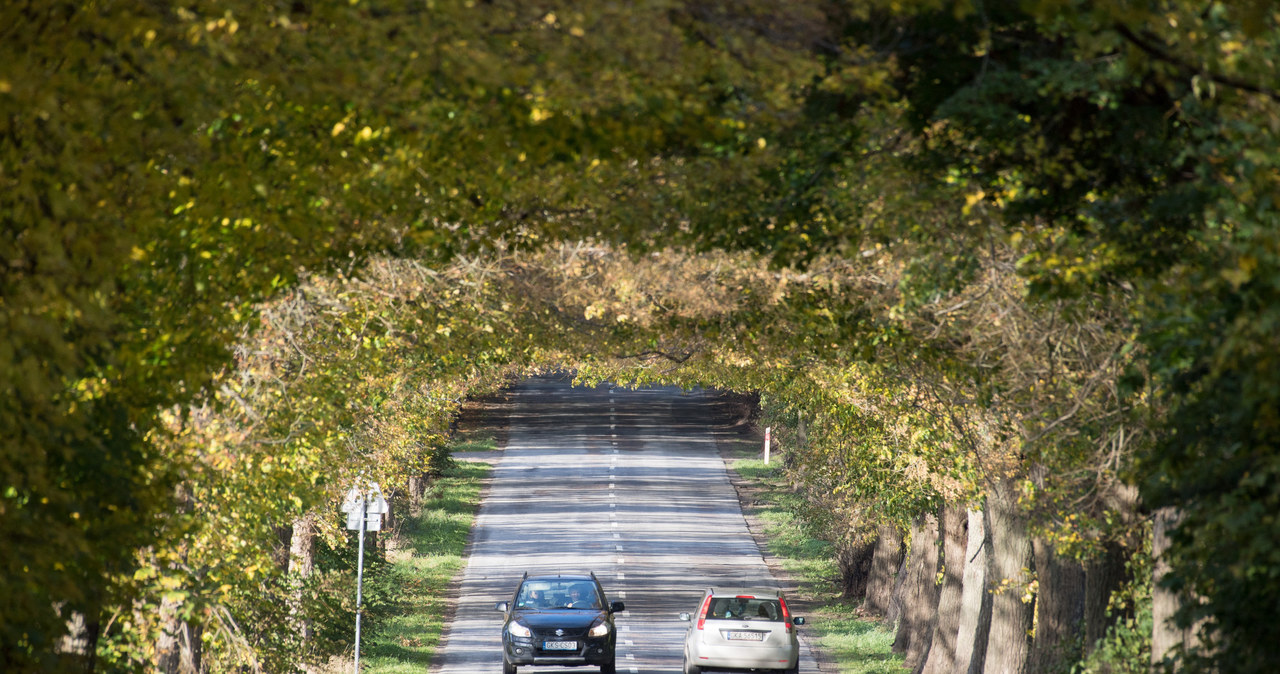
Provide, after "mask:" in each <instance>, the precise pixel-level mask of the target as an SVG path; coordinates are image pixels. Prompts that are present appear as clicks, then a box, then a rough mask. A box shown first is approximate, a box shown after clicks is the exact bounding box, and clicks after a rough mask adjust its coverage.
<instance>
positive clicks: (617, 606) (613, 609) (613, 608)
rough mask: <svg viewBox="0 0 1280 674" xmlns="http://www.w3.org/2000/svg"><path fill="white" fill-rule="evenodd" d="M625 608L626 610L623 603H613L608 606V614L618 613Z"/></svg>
mask: <svg viewBox="0 0 1280 674" xmlns="http://www.w3.org/2000/svg"><path fill="white" fill-rule="evenodd" d="M625 608H627V605H626V604H624V603H622V602H620V601H615V602H613V603H611V604H609V612H610V613H618V612H620V611H622V610H623V609H625Z"/></svg>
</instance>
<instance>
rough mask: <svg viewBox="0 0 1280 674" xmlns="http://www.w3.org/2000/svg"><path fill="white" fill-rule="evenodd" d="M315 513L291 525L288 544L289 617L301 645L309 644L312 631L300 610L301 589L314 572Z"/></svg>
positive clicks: (309, 623) (309, 622)
mask: <svg viewBox="0 0 1280 674" xmlns="http://www.w3.org/2000/svg"><path fill="white" fill-rule="evenodd" d="M315 517H316V516H315V513H307V514H306V515H304V516H302V517H301V518H299V519H297V520H295V521H294V523H293V539H292V540H291V541H290V542H289V578H290V581H291V582H292V583H293V584H294V585H293V596H292V597H291V600H292V601H291V603H292V605H291V606H290V607H289V615H290V616H291V617H292V619H293V620H294V623H295V629H296V630H297V632H298V636H300V637H301V638H302V642H303V644H308V643H310V642H311V638H312V637H313V636H314V632H315V631H314V629H313V628H312V625H311V621H310V620H309V619H306V618H305V617H304V613H303V610H302V600H303V587H304V585H305V583H306V581H307V579H308V578H310V577H311V573H312V571H314V570H315V563H316V550H315V547H316V546H315Z"/></svg>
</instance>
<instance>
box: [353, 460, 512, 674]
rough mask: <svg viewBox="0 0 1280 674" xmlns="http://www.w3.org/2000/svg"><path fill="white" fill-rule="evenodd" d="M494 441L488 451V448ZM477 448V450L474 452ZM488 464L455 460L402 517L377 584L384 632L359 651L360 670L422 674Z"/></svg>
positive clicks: (379, 673) (461, 563) (440, 626)
mask: <svg viewBox="0 0 1280 674" xmlns="http://www.w3.org/2000/svg"><path fill="white" fill-rule="evenodd" d="M492 448H493V446H492V443H490V444H489V446H488V447H487V449H492ZM477 449H478V448H477ZM490 468H491V467H490V466H489V464H487V463H481V462H474V461H458V462H456V463H454V464H453V465H452V466H450V467H449V468H447V469H446V470H445V471H444V474H443V475H442V476H441V477H440V478H438V479H437V480H435V481H434V483H433V484H432V485H431V486H430V487H429V488H428V490H427V493H426V495H425V496H424V497H423V501H422V507H421V510H420V511H419V512H417V513H413V514H410V515H408V516H406V517H405V518H404V519H403V520H402V522H401V527H400V531H399V537H398V539H397V541H396V543H397V548H396V551H395V552H394V553H392V554H389V555H388V557H389V560H388V561H389V562H390V569H389V570H388V571H387V573H386V574H385V578H383V579H381V581H380V582H383V583H385V588H386V591H387V592H388V593H390V598H391V601H390V602H389V612H390V615H387V616H385V617H384V618H383V620H382V625H383V626H382V628H381V629H379V630H378V631H377V632H376V633H374V634H373V635H371V636H370V638H369V639H368V640H367V641H366V642H365V644H364V647H363V648H362V649H361V657H360V669H361V671H362V672H368V673H373V674H402V673H403V674H408V673H409V672H415V673H417V674H420V673H421V672H424V671H426V668H427V666H428V665H430V663H431V658H432V656H433V655H434V654H435V651H436V648H437V647H438V646H439V645H440V634H441V631H442V629H443V627H444V617H445V609H446V595H447V593H448V590H449V587H450V583H451V581H452V580H453V578H454V576H456V575H457V574H458V572H459V571H461V570H462V568H463V566H464V563H465V560H464V558H463V552H464V550H465V548H466V544H467V534H468V532H469V531H470V529H471V522H472V520H474V519H475V513H476V509H477V508H478V507H479V505H480V487H481V482H482V480H483V479H484V477H485V476H486V475H487V474H488V472H489V470H490Z"/></svg>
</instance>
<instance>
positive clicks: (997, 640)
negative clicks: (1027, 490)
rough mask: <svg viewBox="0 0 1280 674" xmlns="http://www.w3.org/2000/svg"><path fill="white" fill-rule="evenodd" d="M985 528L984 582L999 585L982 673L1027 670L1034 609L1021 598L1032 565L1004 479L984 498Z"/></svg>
mask: <svg viewBox="0 0 1280 674" xmlns="http://www.w3.org/2000/svg"><path fill="white" fill-rule="evenodd" d="M987 532H988V535H989V536H990V537H991V552H990V555H989V556H988V560H989V562H988V563H989V567H988V568H989V574H990V578H989V579H988V583H989V584H990V585H991V586H992V587H993V588H999V589H997V590H996V591H995V593H994V594H993V596H992V598H991V632H990V633H989V634H988V635H987V660H986V667H985V669H984V671H986V672H990V673H991V674H1025V672H1028V671H1029V670H1028V668H1027V664H1028V657H1027V656H1028V651H1029V649H1028V644H1027V641H1028V637H1027V634H1028V632H1029V631H1030V630H1031V625H1032V619H1033V616H1034V614H1033V610H1034V607H1033V606H1032V604H1030V603H1024V602H1023V601H1022V595H1023V592H1024V588H1025V587H1026V584H1027V581H1028V578H1027V576H1026V569H1027V567H1028V566H1030V564H1031V540H1030V538H1029V537H1028V536H1027V523H1026V521H1025V519H1024V518H1023V517H1022V514H1021V513H1020V512H1019V511H1018V497H1017V494H1016V493H1015V492H1014V487H1013V485H1011V484H1009V482H1008V481H1004V482H1001V483H999V484H997V485H995V486H994V487H993V488H992V489H991V492H990V494H989V495H988V497H987Z"/></svg>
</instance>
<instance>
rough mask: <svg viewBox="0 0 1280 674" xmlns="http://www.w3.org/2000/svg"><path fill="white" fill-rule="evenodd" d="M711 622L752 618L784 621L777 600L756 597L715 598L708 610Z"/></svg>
mask: <svg viewBox="0 0 1280 674" xmlns="http://www.w3.org/2000/svg"><path fill="white" fill-rule="evenodd" d="M707 618H708V619H710V620H736V619H742V618H751V619H755V620H770V621H773V622H781V621H782V607H781V606H779V605H778V600H777V599H756V598H754V597H751V598H747V597H713V598H712V599H711V606H710V607H709V608H708V609H707Z"/></svg>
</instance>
